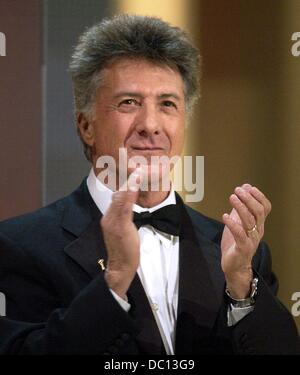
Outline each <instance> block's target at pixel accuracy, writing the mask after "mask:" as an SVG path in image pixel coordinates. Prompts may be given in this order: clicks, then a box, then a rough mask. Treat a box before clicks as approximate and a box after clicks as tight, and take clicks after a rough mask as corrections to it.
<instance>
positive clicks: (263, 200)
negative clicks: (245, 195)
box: [250, 186, 272, 216]
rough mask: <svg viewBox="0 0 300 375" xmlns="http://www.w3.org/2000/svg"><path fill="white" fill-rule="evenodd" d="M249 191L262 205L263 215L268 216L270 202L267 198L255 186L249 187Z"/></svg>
mask: <svg viewBox="0 0 300 375" xmlns="http://www.w3.org/2000/svg"><path fill="white" fill-rule="evenodd" d="M250 193H251V194H252V195H253V197H254V198H255V199H257V200H258V201H259V202H260V203H261V204H262V205H263V206H264V210H265V215H266V216H268V215H269V213H270V212H271V210H272V204H271V202H270V201H269V199H268V198H267V197H266V196H265V195H264V194H263V193H262V192H261V191H260V190H258V189H257V187H255V186H252V187H251V189H250Z"/></svg>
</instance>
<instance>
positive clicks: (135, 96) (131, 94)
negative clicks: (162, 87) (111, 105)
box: [113, 91, 181, 101]
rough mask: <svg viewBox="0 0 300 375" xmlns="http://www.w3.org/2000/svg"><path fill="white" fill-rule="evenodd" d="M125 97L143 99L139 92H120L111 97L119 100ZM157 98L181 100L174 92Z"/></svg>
mask: <svg viewBox="0 0 300 375" xmlns="http://www.w3.org/2000/svg"><path fill="white" fill-rule="evenodd" d="M125 96H128V97H132V98H143V97H144V96H143V95H142V94H141V93H139V92H130V91H121V92H118V93H116V94H115V95H114V96H113V97H114V99H119V98H122V97H125ZM157 97H158V98H159V99H168V98H174V99H176V100H178V101H180V100H181V97H180V96H179V95H178V94H176V93H175V92H166V93H163V94H159V95H158V96H157Z"/></svg>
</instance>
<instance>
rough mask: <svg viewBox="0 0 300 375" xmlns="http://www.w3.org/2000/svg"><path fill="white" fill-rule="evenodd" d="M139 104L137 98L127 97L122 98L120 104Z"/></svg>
mask: <svg viewBox="0 0 300 375" xmlns="http://www.w3.org/2000/svg"><path fill="white" fill-rule="evenodd" d="M123 104H125V105H138V102H137V101H136V100H135V99H125V100H122V101H121V103H120V105H123Z"/></svg>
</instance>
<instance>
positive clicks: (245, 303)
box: [225, 277, 258, 308]
mask: <svg viewBox="0 0 300 375" xmlns="http://www.w3.org/2000/svg"><path fill="white" fill-rule="evenodd" d="M257 284H258V278H257V277H255V278H254V279H253V280H252V283H251V293H250V296H249V297H248V298H243V299H236V298H232V297H231V295H230V292H229V290H228V289H227V288H226V289H225V293H226V294H227V297H228V299H229V302H230V303H231V305H232V306H233V307H237V308H243V307H250V306H253V305H254V303H255V297H256V295H257Z"/></svg>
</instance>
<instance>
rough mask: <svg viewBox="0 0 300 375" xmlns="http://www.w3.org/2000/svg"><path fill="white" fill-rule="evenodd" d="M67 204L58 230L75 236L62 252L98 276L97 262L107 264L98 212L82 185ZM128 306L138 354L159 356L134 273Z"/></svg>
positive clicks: (151, 320)
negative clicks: (135, 334)
mask: <svg viewBox="0 0 300 375" xmlns="http://www.w3.org/2000/svg"><path fill="white" fill-rule="evenodd" d="M68 199H69V200H68V201H67V203H66V205H65V207H64V212H63V220H62V227H63V228H64V229H65V230H66V231H68V232H70V233H72V234H73V235H74V236H75V239H74V241H72V242H70V243H69V244H68V245H67V246H66V247H65V249H64V251H65V253H66V254H67V255H68V256H69V257H70V258H72V259H73V260H74V261H75V262H76V263H77V264H78V265H79V266H80V267H81V268H83V269H84V270H85V271H86V272H87V273H88V274H89V275H90V277H91V278H94V277H96V276H97V275H99V272H102V271H101V268H100V266H99V264H98V261H99V259H103V260H104V264H106V263H107V253H106V249H105V244H104V239H103V234H102V231H101V229H100V225H99V221H100V218H101V213H100V211H99V210H98V208H97V207H96V205H95V203H94V202H93V200H92V198H91V196H90V194H89V192H88V189H87V187H86V182H85V181H84V183H83V184H82V185H81V187H80V188H79V189H78V190H77V191H76V192H75V193H73V194H72V195H71V196H70V197H69V198H68ZM127 296H128V300H129V302H130V304H131V308H130V311H129V314H130V315H131V316H132V317H133V318H134V319H135V320H136V322H137V323H138V325H139V327H140V328H141V330H140V332H139V334H138V336H137V337H136V342H137V345H138V347H139V351H140V352H141V354H143V353H144V354H162V353H163V352H164V348H163V343H162V339H161V336H160V333H159V330H158V327H157V324H156V322H155V319H154V316H153V313H152V310H151V307H150V305H149V302H148V299H147V296H146V294H145V291H144V288H143V286H142V284H141V282H140V279H139V276H138V274H136V276H135V278H134V280H133V282H132V283H131V286H130V288H129V290H128V293H127Z"/></svg>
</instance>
